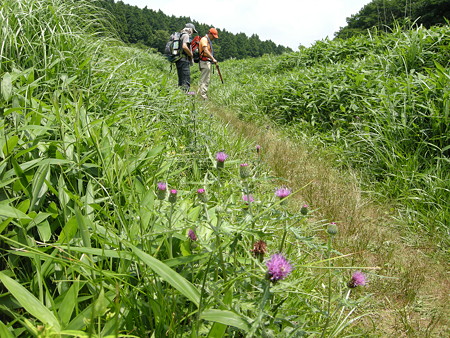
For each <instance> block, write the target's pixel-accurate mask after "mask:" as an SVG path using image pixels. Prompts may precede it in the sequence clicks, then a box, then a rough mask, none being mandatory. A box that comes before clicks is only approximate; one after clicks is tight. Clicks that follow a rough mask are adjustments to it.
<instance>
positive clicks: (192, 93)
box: [187, 92, 196, 95]
mask: <svg viewBox="0 0 450 338" xmlns="http://www.w3.org/2000/svg"><path fill="white" fill-rule="evenodd" d="M187 94H188V95H195V94H196V92H187Z"/></svg>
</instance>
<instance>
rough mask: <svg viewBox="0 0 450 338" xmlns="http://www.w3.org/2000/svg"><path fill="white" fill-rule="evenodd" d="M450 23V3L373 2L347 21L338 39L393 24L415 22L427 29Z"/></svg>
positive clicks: (428, 0) (445, 0) (446, 0)
mask: <svg viewBox="0 0 450 338" xmlns="http://www.w3.org/2000/svg"><path fill="white" fill-rule="evenodd" d="M446 19H447V20H450V1H449V0H415V1H412V0H373V1H372V2H370V3H368V4H367V5H365V6H364V7H363V8H362V9H361V10H360V11H359V12H358V13H356V14H354V15H352V16H350V17H349V18H347V26H345V27H342V28H341V29H340V30H339V31H338V32H336V33H335V36H336V37H338V38H348V37H350V36H353V35H355V34H361V33H365V32H366V31H367V29H369V28H373V27H377V28H378V29H379V30H384V31H389V29H390V27H391V26H392V25H393V23H394V22H401V21H406V22H409V23H412V22H416V23H417V24H418V25H423V26H425V27H427V28H429V27H431V26H434V25H439V24H446Z"/></svg>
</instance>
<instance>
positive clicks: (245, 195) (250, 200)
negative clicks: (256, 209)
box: [242, 194, 255, 204]
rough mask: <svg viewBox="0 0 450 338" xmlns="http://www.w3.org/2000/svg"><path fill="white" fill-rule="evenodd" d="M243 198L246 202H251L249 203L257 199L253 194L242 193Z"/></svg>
mask: <svg viewBox="0 0 450 338" xmlns="http://www.w3.org/2000/svg"><path fill="white" fill-rule="evenodd" d="M242 200H243V201H244V202H245V203H246V204H249V203H252V202H254V201H255V199H254V198H253V196H252V195H248V194H244V195H242Z"/></svg>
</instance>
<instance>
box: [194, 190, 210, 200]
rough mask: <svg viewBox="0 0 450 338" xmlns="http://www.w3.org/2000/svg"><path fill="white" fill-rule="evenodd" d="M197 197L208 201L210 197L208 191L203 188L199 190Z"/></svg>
mask: <svg viewBox="0 0 450 338" xmlns="http://www.w3.org/2000/svg"><path fill="white" fill-rule="evenodd" d="M197 197H198V199H199V200H200V201H201V202H207V201H208V198H207V197H206V191H205V189H203V188H200V189H198V190H197Z"/></svg>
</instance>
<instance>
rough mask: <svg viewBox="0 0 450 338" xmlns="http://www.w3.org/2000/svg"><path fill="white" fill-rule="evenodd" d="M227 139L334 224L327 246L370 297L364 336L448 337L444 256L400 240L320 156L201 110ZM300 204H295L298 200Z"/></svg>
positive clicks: (384, 214) (268, 131) (390, 222)
mask: <svg viewBox="0 0 450 338" xmlns="http://www.w3.org/2000/svg"><path fill="white" fill-rule="evenodd" d="M209 108H210V109H211V110H212V111H214V112H215V114H216V116H217V117H218V118H219V119H220V120H221V121H222V123H224V124H225V125H227V126H228V127H229V128H231V129H232V130H233V131H234V133H236V134H239V135H242V136H244V137H247V138H249V139H251V140H253V141H254V142H255V143H256V144H259V145H260V146H261V154H262V155H261V156H262V157H263V159H264V161H265V162H266V164H267V165H268V166H269V167H270V168H271V170H272V171H273V172H274V174H275V175H276V176H278V177H282V178H284V179H286V180H287V182H289V185H290V187H292V188H293V189H294V190H295V189H297V188H299V187H301V186H303V185H305V184H306V183H307V182H309V183H310V184H308V186H307V188H306V189H304V190H303V193H302V196H299V195H297V197H298V198H297V199H298V204H299V205H295V203H296V202H295V200H294V202H293V204H294V208H295V207H298V208H299V207H300V206H301V203H302V201H305V200H306V201H308V203H309V204H310V207H311V208H312V209H315V210H316V211H315V215H316V217H318V218H321V219H325V220H328V221H335V222H336V223H337V224H338V226H339V235H338V236H337V238H336V242H335V244H336V245H337V249H338V250H339V251H340V252H342V253H343V254H350V255H349V257H348V258H346V259H347V261H345V262H342V263H345V264H352V265H353V266H371V267H374V269H373V270H372V271H371V273H370V275H369V276H370V277H369V285H368V287H367V288H366V289H365V292H367V293H370V294H371V301H370V302H368V305H367V307H366V309H365V310H366V311H367V312H370V313H371V314H372V315H370V316H368V317H366V320H365V322H364V326H365V327H366V328H367V329H368V331H370V332H372V334H371V336H380V337H383V336H392V335H393V336H395V337H448V336H449V334H450V328H449V318H450V312H449V307H448V301H449V297H448V290H449V287H450V279H449V273H448V272H449V269H448V268H449V265H448V262H447V261H446V258H445V257H446V256H445V254H444V253H442V252H437V251H436V250H435V249H434V248H433V246H432V245H431V244H429V243H426V240H424V239H421V238H410V237H408V238H405V237H404V234H403V233H402V231H401V229H400V226H399V225H398V224H396V223H395V220H394V219H393V217H392V216H391V214H392V210H390V209H389V206H387V205H384V206H380V205H377V204H376V203H375V202H374V201H372V200H370V199H368V197H366V196H365V195H364V194H363V192H362V191H361V189H360V186H359V184H358V180H357V178H356V177H355V176H354V175H352V173H351V172H341V171H338V170H336V169H334V168H332V166H330V165H329V163H330V161H329V159H327V158H323V157H321V155H320V154H318V152H316V151H314V150H312V149H308V147H307V146H304V145H301V144H295V143H293V142H292V141H290V140H289V139H288V138H287V137H286V136H285V135H282V133H281V132H280V131H277V130H274V129H272V128H269V127H267V128H261V127H260V126H258V125H255V124H252V123H248V122H243V121H241V120H239V119H238V118H237V117H236V116H235V115H234V114H233V113H232V112H229V111H226V110H224V109H222V108H219V107H217V106H214V105H213V104H210V105H209ZM300 199H301V200H300Z"/></svg>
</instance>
